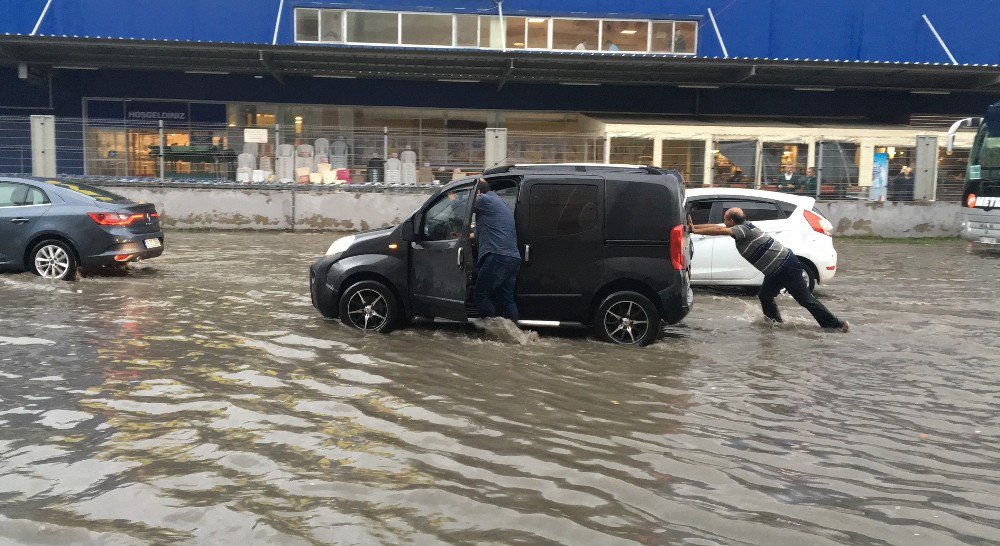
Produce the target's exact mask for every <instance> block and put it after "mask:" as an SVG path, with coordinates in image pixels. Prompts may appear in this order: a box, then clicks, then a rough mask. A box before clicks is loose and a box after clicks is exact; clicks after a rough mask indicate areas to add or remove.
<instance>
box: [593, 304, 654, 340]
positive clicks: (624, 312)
mask: <svg viewBox="0 0 1000 546" xmlns="http://www.w3.org/2000/svg"><path fill="white" fill-rule="evenodd" d="M594 334H596V335H597V337H598V338H600V339H601V340H602V341H607V342H608V343H615V344H618V345H638V346H639V347H645V346H646V345H649V344H650V343H652V342H654V341H656V337H657V336H658V335H659V334H660V312H659V311H658V310H657V309H656V306H655V305H653V302H651V301H649V298H647V297H646V296H643V295H642V294H640V293H638V292H615V293H614V294H611V295H610V296H608V297H607V298H604V301H603V302H601V305H600V306H598V308H597V314H596V315H595V316H594Z"/></svg>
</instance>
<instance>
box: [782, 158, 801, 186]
mask: <svg viewBox="0 0 1000 546" xmlns="http://www.w3.org/2000/svg"><path fill="white" fill-rule="evenodd" d="M801 178H802V177H800V176H799V175H797V174H795V165H792V164H791V163H789V164H787V165H785V172H784V173H782V174H781V176H779V177H778V191H789V192H790V191H795V188H797V187H798V186H799V185H800V184H801V183H802V182H801V180H800V179H801Z"/></svg>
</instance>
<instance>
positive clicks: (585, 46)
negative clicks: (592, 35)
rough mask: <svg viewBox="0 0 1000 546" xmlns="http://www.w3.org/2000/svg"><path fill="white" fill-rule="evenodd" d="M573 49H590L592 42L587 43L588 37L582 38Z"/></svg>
mask: <svg viewBox="0 0 1000 546" xmlns="http://www.w3.org/2000/svg"><path fill="white" fill-rule="evenodd" d="M573 49H575V50H577V51H586V50H588V49H590V44H589V43H587V40H586V39H583V40H580V43H578V44H576V47H574V48H573Z"/></svg>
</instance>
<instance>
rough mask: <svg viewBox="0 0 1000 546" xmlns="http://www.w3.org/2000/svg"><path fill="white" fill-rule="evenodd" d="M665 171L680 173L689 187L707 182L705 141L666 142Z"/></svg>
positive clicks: (663, 163) (663, 165)
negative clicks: (670, 170)
mask: <svg viewBox="0 0 1000 546" xmlns="http://www.w3.org/2000/svg"><path fill="white" fill-rule="evenodd" d="M660 166H662V167H663V168H665V169H673V170H675V171H679V172H680V173H681V175H682V176H683V177H684V182H685V183H686V184H687V185H688V186H700V185H702V184H704V182H705V141H704V140H664V141H663V162H662V163H661V165H660Z"/></svg>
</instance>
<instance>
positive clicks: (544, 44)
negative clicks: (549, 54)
mask: <svg viewBox="0 0 1000 546" xmlns="http://www.w3.org/2000/svg"><path fill="white" fill-rule="evenodd" d="M528 48H530V49H548V48H549V20H548V19H546V18H545V17H529V18H528Z"/></svg>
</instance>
